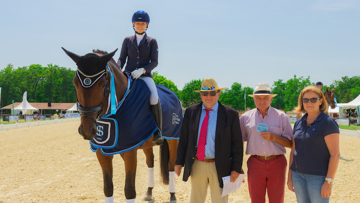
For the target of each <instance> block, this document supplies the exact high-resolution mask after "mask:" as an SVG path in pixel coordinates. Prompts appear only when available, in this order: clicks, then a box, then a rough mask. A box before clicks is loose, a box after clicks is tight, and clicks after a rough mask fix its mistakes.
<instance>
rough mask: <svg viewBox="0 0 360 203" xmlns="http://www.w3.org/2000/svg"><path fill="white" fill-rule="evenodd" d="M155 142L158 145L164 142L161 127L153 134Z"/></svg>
mask: <svg viewBox="0 0 360 203" xmlns="http://www.w3.org/2000/svg"><path fill="white" fill-rule="evenodd" d="M153 142H154V143H155V144H156V145H162V144H163V142H164V137H163V136H162V133H161V131H160V129H159V128H158V129H157V130H156V131H155V133H154V135H153Z"/></svg>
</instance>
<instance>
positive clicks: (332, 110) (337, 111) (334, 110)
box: [328, 104, 340, 113]
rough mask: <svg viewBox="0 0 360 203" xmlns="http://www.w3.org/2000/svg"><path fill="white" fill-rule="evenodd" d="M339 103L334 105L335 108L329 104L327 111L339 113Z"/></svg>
mask: <svg viewBox="0 0 360 203" xmlns="http://www.w3.org/2000/svg"><path fill="white" fill-rule="evenodd" d="M339 111H340V110H339V104H338V106H337V107H335V109H332V108H331V107H330V106H329V110H328V113H339Z"/></svg>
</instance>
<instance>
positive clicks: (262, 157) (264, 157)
mask: <svg viewBox="0 0 360 203" xmlns="http://www.w3.org/2000/svg"><path fill="white" fill-rule="evenodd" d="M251 156H252V157H255V158H257V159H261V160H271V159H276V158H277V157H279V156H282V155H271V156H258V155H251Z"/></svg>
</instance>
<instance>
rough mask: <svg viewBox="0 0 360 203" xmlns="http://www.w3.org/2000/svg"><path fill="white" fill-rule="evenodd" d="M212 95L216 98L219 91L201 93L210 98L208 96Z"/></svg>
mask: <svg viewBox="0 0 360 203" xmlns="http://www.w3.org/2000/svg"><path fill="white" fill-rule="evenodd" d="M209 93H210V96H212V97H213V96H215V95H216V93H218V91H208V92H201V95H202V96H208V94H209Z"/></svg>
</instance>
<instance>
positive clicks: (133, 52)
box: [117, 10, 164, 145]
mask: <svg viewBox="0 0 360 203" xmlns="http://www.w3.org/2000/svg"><path fill="white" fill-rule="evenodd" d="M149 23H150V17H149V14H148V13H146V12H145V11H141V10H139V11H136V12H135V13H134V15H133V17H132V24H133V28H134V30H135V35H133V36H129V37H126V38H125V39H124V42H123V44H122V47H121V52H120V57H119V60H118V62H117V64H118V65H119V66H120V68H121V69H122V68H123V67H124V65H125V62H126V66H125V72H130V73H131V76H132V77H133V78H134V79H137V78H140V79H142V80H143V81H144V82H145V83H146V84H147V86H148V87H149V89H150V92H151V94H150V104H151V110H152V112H153V114H154V116H155V121H156V124H157V126H158V129H157V130H156V132H155V133H154V137H153V142H155V143H156V144H158V145H160V144H162V142H163V141H164V138H163V137H162V111H161V104H160V99H159V96H158V93H157V90H156V86H155V83H154V80H153V79H152V75H151V71H152V70H153V69H154V68H155V67H156V66H157V65H158V45H157V42H156V39H155V38H152V37H149V36H147V34H146V32H145V31H146V30H147V28H148V26H149Z"/></svg>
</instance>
